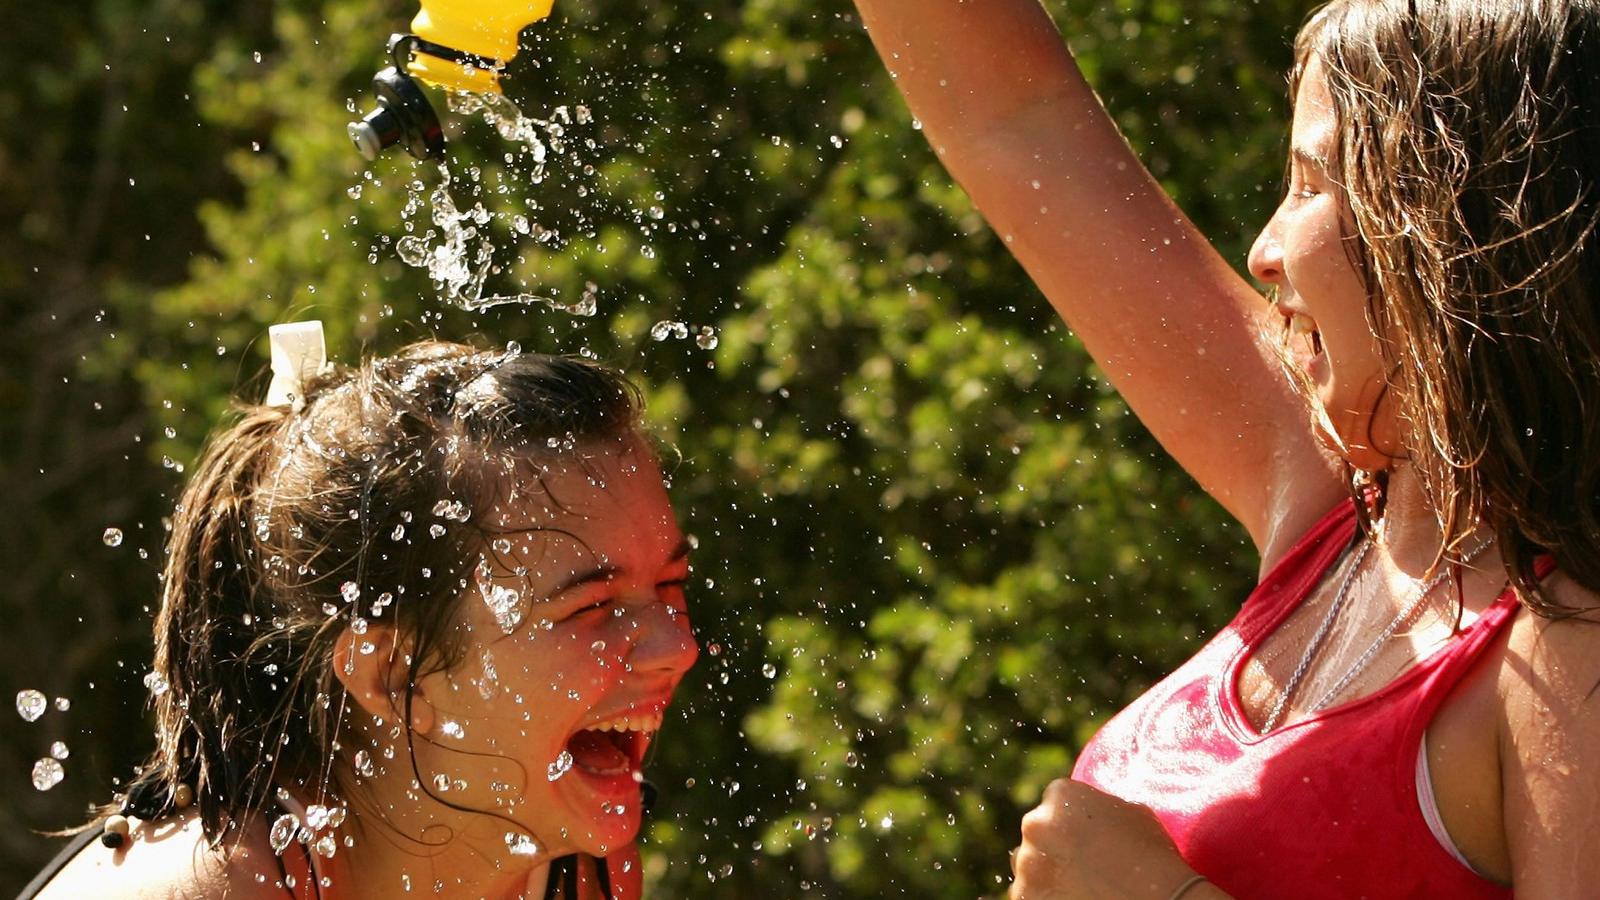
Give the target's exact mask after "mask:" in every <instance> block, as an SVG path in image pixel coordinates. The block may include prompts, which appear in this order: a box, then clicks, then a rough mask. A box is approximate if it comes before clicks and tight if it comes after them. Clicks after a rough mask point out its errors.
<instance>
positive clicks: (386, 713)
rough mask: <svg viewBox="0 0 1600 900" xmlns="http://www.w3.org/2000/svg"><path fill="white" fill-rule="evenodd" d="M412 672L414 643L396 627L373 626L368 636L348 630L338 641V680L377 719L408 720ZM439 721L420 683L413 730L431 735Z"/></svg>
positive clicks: (335, 665) (414, 694)
mask: <svg viewBox="0 0 1600 900" xmlns="http://www.w3.org/2000/svg"><path fill="white" fill-rule="evenodd" d="M410 672H411V644H410V642H409V641H407V640H406V639H405V638H404V637H402V636H401V635H400V634H399V633H398V632H397V631H396V629H395V628H394V626H392V625H369V626H368V627H367V630H366V633H364V634H357V633H356V632H355V631H353V630H352V629H350V628H346V629H345V630H344V631H343V632H342V633H340V635H339V637H338V639H337V640H336V641H335V642H334V645H333V674H334V677H335V678H338V679H339V683H340V684H342V685H344V689H345V692H346V693H348V694H349V695H350V698H351V699H352V700H354V701H355V702H356V705H357V706H360V707H361V708H362V709H364V710H366V712H367V714H368V715H370V716H372V717H373V718H374V719H378V720H381V721H384V722H399V721H401V720H402V719H404V718H405V715H406V679H407V678H408V677H409V675H410ZM436 718H437V717H436V715H435V712H434V708H433V704H432V703H431V702H430V701H429V699H428V694H427V691H426V689H424V687H423V686H422V684H421V683H420V682H419V683H418V684H417V685H416V686H415V687H413V688H412V690H411V721H410V725H411V730H412V731H414V732H416V733H418V734H427V733H428V732H430V731H432V730H433V726H434V721H435V719H436Z"/></svg>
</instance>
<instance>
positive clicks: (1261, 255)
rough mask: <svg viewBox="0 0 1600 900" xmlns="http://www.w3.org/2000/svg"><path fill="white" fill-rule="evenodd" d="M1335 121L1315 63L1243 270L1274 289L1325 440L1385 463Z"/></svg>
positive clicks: (1385, 421)
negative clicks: (1282, 182)
mask: <svg viewBox="0 0 1600 900" xmlns="http://www.w3.org/2000/svg"><path fill="white" fill-rule="evenodd" d="M1338 142H1339V135H1338V120H1337V117H1336V115H1335V112H1334V107H1333V97H1332V95H1331V94H1330V93H1329V91H1328V86H1327V82H1326V81H1325V80H1324V76H1323V69H1322V65H1321V64H1320V62H1319V61H1318V60H1317V59H1315V58H1313V59H1312V60H1310V61H1309V63H1308V64H1307V66H1306V71H1305V76H1304V77H1303V78H1302V79H1301V82H1300V90H1299V94H1298V96H1297V97H1296V98H1295V112H1294V125H1293V129H1292V132H1291V143H1292V150H1291V158H1290V183H1289V193H1288V196H1286V197H1285V198H1284V200H1283V203H1282V204H1281V205H1280V206H1279V207H1278V210H1277V211H1276V212H1275V213H1274V214H1273V216H1272V220H1271V221H1270V222H1268V223H1267V227H1266V229H1265V230H1263V231H1262V232H1261V236H1260V237H1258V238H1257V239H1256V242H1255V246H1254V247H1252V248H1251V250H1250V273H1251V274H1252V275H1254V276H1255V277H1256V278H1257V279H1259V280H1261V281H1263V282H1265V283H1267V284H1270V285H1272V286H1274V287H1275V288H1276V289H1277V301H1276V307H1277V311H1278V313H1279V314H1280V315H1282V316H1283V317H1284V325H1285V327H1286V328H1287V329H1288V332H1289V335H1290V337H1289V346H1290V352H1291V356H1292V357H1293V360H1294V362H1295V364H1296V365H1298V366H1300V367H1301V368H1302V370H1303V372H1304V374H1305V376H1306V378H1307V380H1308V381H1309V382H1310V384H1311V386H1312V388H1313V389H1314V392H1315V393H1314V399H1315V401H1316V402H1317V404H1318V405H1320V406H1321V408H1322V409H1321V412H1324V413H1326V416H1319V419H1320V420H1321V428H1320V430H1321V431H1322V434H1323V437H1324V439H1325V440H1326V441H1327V443H1328V444H1329V445H1330V446H1332V447H1333V448H1334V449H1335V450H1336V451H1337V452H1339V453H1340V454H1341V455H1342V456H1344V457H1345V459H1347V460H1348V461H1349V462H1350V463H1351V464H1353V465H1355V466H1356V467H1357V468H1360V469H1366V470H1370V471H1375V470H1381V469H1387V468H1389V467H1390V466H1391V465H1392V464H1393V462H1394V457H1395V453H1396V446H1397V441H1396V437H1395V435H1396V430H1397V429H1396V423H1395V421H1394V417H1393V413H1392V408H1391V404H1390V403H1389V402H1387V400H1386V398H1387V397H1388V391H1386V389H1385V383H1386V382H1385V363H1384V357H1383V352H1382V349H1381V346H1380V344H1379V342H1378V338H1377V336H1376V335H1375V334H1374V332H1373V330H1372V327H1371V325H1370V324H1369V322H1368V319H1367V289H1366V285H1365V284H1364V283H1363V280H1362V278H1361V276H1360V274H1359V273H1358V272H1357V271H1356V268H1355V266H1354V265H1353V264H1352V262H1351V258H1350V252H1349V243H1348V241H1349V238H1348V237H1347V235H1348V234H1350V208H1349V203H1348V201H1347V199H1346V196H1345V193H1344V189H1343V187H1342V186H1341V185H1340V184H1339V183H1338V180H1337V173H1335V172H1333V171H1332V170H1331V167H1330V162H1329V161H1330V160H1331V159H1333V158H1334V154H1335V151H1336V149H1337V147H1338Z"/></svg>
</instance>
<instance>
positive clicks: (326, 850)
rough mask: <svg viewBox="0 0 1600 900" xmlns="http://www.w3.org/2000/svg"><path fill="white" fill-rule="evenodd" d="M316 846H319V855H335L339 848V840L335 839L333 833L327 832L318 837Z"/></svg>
mask: <svg viewBox="0 0 1600 900" xmlns="http://www.w3.org/2000/svg"><path fill="white" fill-rule="evenodd" d="M315 846H316V848H317V853H318V855H320V856H322V857H324V858H327V857H331V856H333V854H334V853H336V852H338V850H339V842H338V841H336V840H334V837H333V835H331V834H325V835H323V836H322V837H320V838H317V843H316V844H315Z"/></svg>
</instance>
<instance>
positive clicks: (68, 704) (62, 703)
mask: <svg viewBox="0 0 1600 900" xmlns="http://www.w3.org/2000/svg"><path fill="white" fill-rule="evenodd" d="M71 708H72V701H71V700H68V699H67V698H65V697H57V698H56V710H57V711H58V712H66V711H67V710H69V709H71Z"/></svg>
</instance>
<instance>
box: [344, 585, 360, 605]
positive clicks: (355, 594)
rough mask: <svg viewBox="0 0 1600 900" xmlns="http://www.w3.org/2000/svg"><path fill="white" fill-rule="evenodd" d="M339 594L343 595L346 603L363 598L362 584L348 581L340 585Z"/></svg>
mask: <svg viewBox="0 0 1600 900" xmlns="http://www.w3.org/2000/svg"><path fill="white" fill-rule="evenodd" d="M339 596H341V597H343V598H344V602H346V603H354V602H356V601H357V600H360V599H361V585H359V584H356V583H355V582H354V581H346V582H345V583H344V584H341V585H339Z"/></svg>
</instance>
